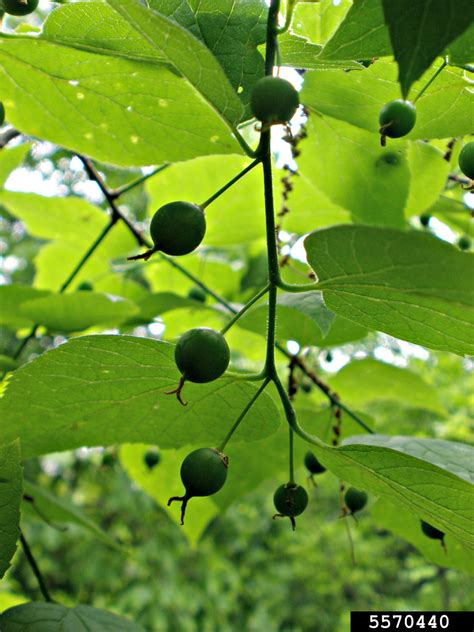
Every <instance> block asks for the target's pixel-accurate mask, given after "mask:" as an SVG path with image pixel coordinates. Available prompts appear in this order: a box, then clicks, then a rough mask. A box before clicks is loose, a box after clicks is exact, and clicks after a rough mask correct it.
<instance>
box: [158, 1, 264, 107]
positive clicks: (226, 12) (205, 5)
mask: <svg viewBox="0 0 474 632" xmlns="http://www.w3.org/2000/svg"><path fill="white" fill-rule="evenodd" d="M149 5H150V8H152V9H155V10H156V11H158V12H159V13H161V14H162V15H166V16H168V17H169V18H170V19H171V20H174V21H176V22H177V23H178V24H181V26H183V27H184V28H186V29H188V30H189V31H190V32H191V33H192V34H193V35H194V36H195V37H196V38H198V39H199V40H201V41H202V42H203V43H204V44H205V45H206V46H207V48H208V49H209V50H211V51H212V54H213V55H214V56H215V57H216V58H217V59H218V61H219V63H220V65H221V66H222V68H223V69H224V71H225V73H226V75H227V77H228V79H229V81H230V83H231V84H232V86H233V88H234V90H239V97H240V99H241V101H242V102H243V103H244V105H245V106H246V107H247V106H248V104H249V101H250V93H251V89H252V87H253V85H254V83H255V82H256V81H257V80H258V79H259V78H260V77H261V76H263V74H264V61H263V57H262V55H261V54H260V53H259V52H258V50H257V46H258V45H259V44H263V43H264V42H265V37H266V30H267V7H266V6H265V4H264V2H262V0H246V2H224V3H220V4H219V9H218V10H216V3H215V0H200V2H193V0H149Z"/></svg>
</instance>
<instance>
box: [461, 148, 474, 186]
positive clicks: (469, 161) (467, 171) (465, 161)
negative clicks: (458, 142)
mask: <svg viewBox="0 0 474 632" xmlns="http://www.w3.org/2000/svg"><path fill="white" fill-rule="evenodd" d="M458 162H459V168H460V169H461V171H462V172H463V174H464V175H465V176H467V177H468V178H469V180H474V140H471V142H469V143H467V144H466V145H464V147H463V148H462V149H461V152H460V154H459V161H458Z"/></svg>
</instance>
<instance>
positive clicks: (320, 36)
mask: <svg viewBox="0 0 474 632" xmlns="http://www.w3.org/2000/svg"><path fill="white" fill-rule="evenodd" d="M351 5H352V1H351V0H340V1H338V2H337V3H334V2H333V1H332V0H322V2H317V3H316V2H313V3H308V2H297V3H296V7H295V9H294V11H293V19H292V21H291V30H292V31H293V32H294V33H296V34H298V35H300V36H302V37H305V38H308V39H309V40H311V41H312V42H314V43H315V44H320V45H321V44H324V43H325V42H327V40H328V39H329V38H330V37H331V36H332V35H333V34H334V32H335V31H336V30H337V28H338V26H339V24H340V23H341V22H342V20H343V19H344V16H345V15H346V14H347V12H348V11H349V10H350V8H351Z"/></svg>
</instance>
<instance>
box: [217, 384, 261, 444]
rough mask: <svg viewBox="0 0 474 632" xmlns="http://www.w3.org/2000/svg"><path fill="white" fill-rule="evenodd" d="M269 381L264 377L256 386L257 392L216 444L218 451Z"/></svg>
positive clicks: (227, 440)
mask: <svg viewBox="0 0 474 632" xmlns="http://www.w3.org/2000/svg"><path fill="white" fill-rule="evenodd" d="M269 382H270V378H268V377H267V378H266V379H265V381H264V382H263V383H262V384H261V385H260V387H259V388H258V390H257V392H256V393H255V395H254V396H253V397H252V399H251V400H250V401H249V403H248V404H247V406H246V407H245V408H244V409H243V411H242V412H241V413H240V415H239V416H238V417H237V419H236V420H235V421H234V423H233V424H232V426H231V427H230V430H229V432H228V433H227V434H226V436H225V437H224V439H223V440H222V441H221V443H220V444H219V445H218V446H217V449H218V450H219V452H223V451H224V448H225V446H226V445H227V443H228V442H229V440H230V438H231V437H232V435H233V434H234V432H235V431H236V430H237V428H238V427H239V425H240V422H241V421H242V420H243V418H244V417H245V415H246V414H247V413H248V412H249V410H250V409H251V408H252V406H253V405H254V404H255V402H256V401H257V399H258V398H259V397H260V395H261V394H262V393H263V391H264V390H265V388H266V386H267V384H268V383H269Z"/></svg>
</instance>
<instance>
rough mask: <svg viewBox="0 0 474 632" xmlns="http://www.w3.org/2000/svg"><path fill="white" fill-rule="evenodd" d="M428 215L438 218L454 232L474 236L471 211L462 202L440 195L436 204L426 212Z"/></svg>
mask: <svg viewBox="0 0 474 632" xmlns="http://www.w3.org/2000/svg"><path fill="white" fill-rule="evenodd" d="M426 214H427V215H433V216H434V217H437V218H438V219H440V220H441V221H442V222H444V223H445V224H446V225H447V226H449V227H450V228H451V229H452V230H455V231H460V232H462V233H465V234H466V235H470V236H474V223H473V222H472V218H471V209H470V208H469V207H468V206H467V204H465V203H464V202H461V200H456V199H454V198H452V197H448V196H447V195H440V196H439V198H438V199H437V200H436V202H435V203H434V204H433V205H432V206H430V208H429V209H427V210H426Z"/></svg>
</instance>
